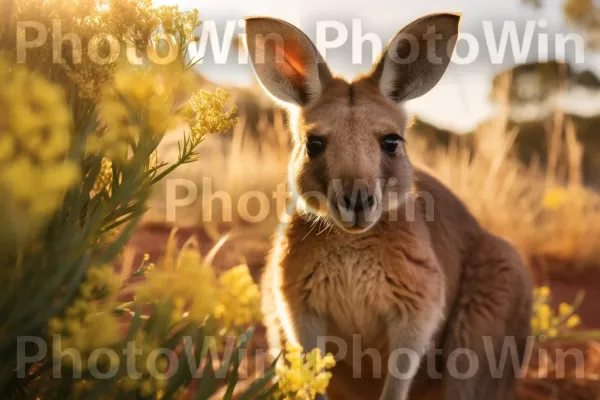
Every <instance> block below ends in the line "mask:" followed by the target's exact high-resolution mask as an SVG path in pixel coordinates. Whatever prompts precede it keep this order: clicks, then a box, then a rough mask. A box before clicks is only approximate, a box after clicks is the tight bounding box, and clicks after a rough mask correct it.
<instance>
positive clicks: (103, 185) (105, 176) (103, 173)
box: [93, 157, 113, 193]
mask: <svg viewBox="0 0 600 400" xmlns="http://www.w3.org/2000/svg"><path fill="white" fill-rule="evenodd" d="M112 181H113V169H112V161H110V160H109V159H108V158H106V157H103V158H102V161H101V164H100V172H99V173H98V177H97V178H96V182H94V187H93V190H94V192H96V193H100V192H102V191H103V190H106V192H107V193H110V188H111V185H112Z"/></svg>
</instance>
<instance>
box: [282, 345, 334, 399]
mask: <svg viewBox="0 0 600 400" xmlns="http://www.w3.org/2000/svg"><path fill="white" fill-rule="evenodd" d="M285 359H286V360H287V362H288V365H285V366H283V367H281V368H278V370H277V376H278V378H279V379H278V381H277V384H278V397H279V398H281V399H285V400H288V399H290V400H291V399H294V400H308V399H314V398H315V396H316V395H317V394H325V390H326V389H327V385H329V380H330V379H331V372H329V371H327V370H328V369H331V368H333V367H334V366H335V360H334V358H333V356H332V355H331V354H329V353H328V354H326V355H325V356H321V352H320V350H319V349H318V348H316V349H313V350H312V351H311V352H310V353H308V354H306V356H304V355H303V354H302V347H300V346H298V345H293V344H290V343H288V344H287V346H286V355H285Z"/></svg>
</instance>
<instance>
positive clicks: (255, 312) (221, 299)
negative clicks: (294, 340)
mask: <svg viewBox="0 0 600 400" xmlns="http://www.w3.org/2000/svg"><path fill="white" fill-rule="evenodd" d="M214 315H215V318H217V319H218V321H219V326H222V327H223V328H224V329H226V330H227V331H231V330H233V329H234V328H239V327H246V326H248V325H250V324H252V323H254V322H256V321H259V320H260V318H261V315H260V291H259V289H258V286H257V285H256V284H255V283H254V281H253V280H252V276H251V275H250V272H249V271H248V266H247V265H245V264H242V265H238V266H236V267H233V268H231V269H229V270H227V271H225V272H223V273H222V274H221V275H220V276H219V295H218V303H217V306H216V307H215V312H214Z"/></svg>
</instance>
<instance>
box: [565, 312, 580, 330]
mask: <svg viewBox="0 0 600 400" xmlns="http://www.w3.org/2000/svg"><path fill="white" fill-rule="evenodd" d="M580 324H581V318H580V317H579V316H578V315H572V316H571V317H569V319H568V320H567V327H568V328H571V329H572V328H576V327H578V326H579V325H580Z"/></svg>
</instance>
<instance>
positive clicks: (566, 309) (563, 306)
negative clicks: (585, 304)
mask: <svg viewBox="0 0 600 400" xmlns="http://www.w3.org/2000/svg"><path fill="white" fill-rule="evenodd" d="M572 312H573V307H572V306H571V305H569V304H567V303H560V304H559V306H558V313H559V314H560V315H569V314H571V313H572Z"/></svg>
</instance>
